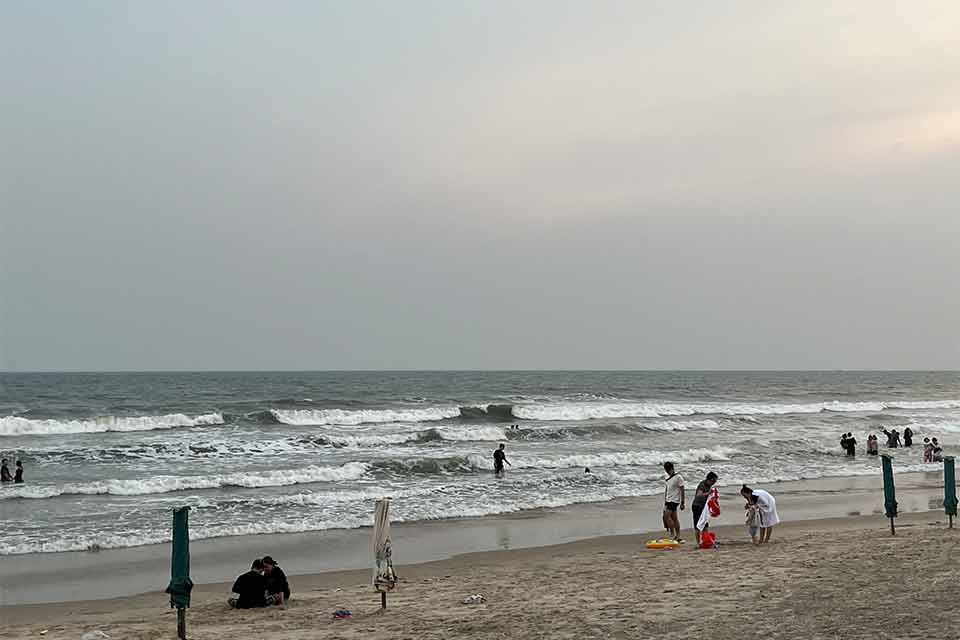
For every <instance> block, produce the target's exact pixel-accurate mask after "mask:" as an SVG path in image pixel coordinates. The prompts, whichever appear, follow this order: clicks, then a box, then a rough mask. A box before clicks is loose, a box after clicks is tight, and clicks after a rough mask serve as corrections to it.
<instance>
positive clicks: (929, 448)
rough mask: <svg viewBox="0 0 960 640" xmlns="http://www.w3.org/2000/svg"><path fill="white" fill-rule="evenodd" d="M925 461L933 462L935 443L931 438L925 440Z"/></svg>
mask: <svg viewBox="0 0 960 640" xmlns="http://www.w3.org/2000/svg"><path fill="white" fill-rule="evenodd" d="M923 461H924V462H933V443H932V442H930V438H924V439H923Z"/></svg>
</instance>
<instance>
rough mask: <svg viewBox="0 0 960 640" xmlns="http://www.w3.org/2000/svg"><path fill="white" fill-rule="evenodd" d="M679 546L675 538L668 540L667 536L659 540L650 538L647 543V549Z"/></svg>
mask: <svg viewBox="0 0 960 640" xmlns="http://www.w3.org/2000/svg"><path fill="white" fill-rule="evenodd" d="M679 546H680V543H679V542H677V541H676V540H670V539H669V538H662V539H660V540H651V541H650V542H648V543H647V549H676V548H677V547H679Z"/></svg>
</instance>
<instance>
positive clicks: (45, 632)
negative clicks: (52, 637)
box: [40, 629, 49, 636]
mask: <svg viewBox="0 0 960 640" xmlns="http://www.w3.org/2000/svg"><path fill="white" fill-rule="evenodd" d="M47 631H49V629H44V630H43V631H41V632H40V635H42V636H45V635H47Z"/></svg>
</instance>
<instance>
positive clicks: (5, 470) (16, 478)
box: [0, 458, 23, 484]
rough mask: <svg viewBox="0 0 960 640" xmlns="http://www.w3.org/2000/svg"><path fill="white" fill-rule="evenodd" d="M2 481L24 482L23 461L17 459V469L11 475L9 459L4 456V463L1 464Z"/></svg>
mask: <svg viewBox="0 0 960 640" xmlns="http://www.w3.org/2000/svg"><path fill="white" fill-rule="evenodd" d="M0 482H12V483H14V484H21V483H23V463H22V462H20V461H19V460H17V470H16V471H15V472H14V474H13V475H10V467H9V466H7V459H6V458H4V459H3V462H2V464H0Z"/></svg>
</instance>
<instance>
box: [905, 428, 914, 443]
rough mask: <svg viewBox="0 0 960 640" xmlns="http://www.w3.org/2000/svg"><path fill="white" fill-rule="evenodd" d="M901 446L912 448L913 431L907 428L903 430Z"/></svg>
mask: <svg viewBox="0 0 960 640" xmlns="http://www.w3.org/2000/svg"><path fill="white" fill-rule="evenodd" d="M903 446H905V447H912V446H913V429H911V428H910V427H907V428H906V429H904V430H903Z"/></svg>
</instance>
